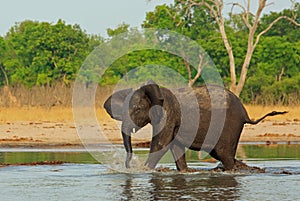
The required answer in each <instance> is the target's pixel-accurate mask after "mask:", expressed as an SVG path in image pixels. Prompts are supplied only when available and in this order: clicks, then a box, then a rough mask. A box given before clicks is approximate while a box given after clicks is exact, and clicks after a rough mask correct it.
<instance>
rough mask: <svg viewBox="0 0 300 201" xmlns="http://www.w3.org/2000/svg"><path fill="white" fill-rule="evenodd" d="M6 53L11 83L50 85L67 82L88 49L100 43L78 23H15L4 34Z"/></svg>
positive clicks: (74, 73) (79, 65)
mask: <svg viewBox="0 0 300 201" xmlns="http://www.w3.org/2000/svg"><path fill="white" fill-rule="evenodd" d="M5 39H6V41H7V44H8V47H9V48H10V50H11V51H10V53H9V54H8V56H7V58H8V59H6V62H5V63H4V65H5V68H6V70H7V72H8V74H9V78H10V81H11V82H12V83H13V84H24V85H26V86H33V85H45V84H48V85H51V84H52V83H54V82H56V81H63V82H64V83H65V84H68V83H69V82H70V81H71V80H74V79H75V76H76V73H77V71H78V69H79V68H80V67H81V64H82V62H83V61H84V59H85V58H86V56H87V55H88V54H89V53H90V51H91V50H92V49H93V48H94V47H95V46H97V45H98V44H100V42H101V41H98V38H97V37H96V36H94V37H90V36H88V35H87V34H86V33H85V32H84V31H82V30H81V28H80V26H79V25H76V24H75V25H67V24H66V23H65V22H64V21H62V20H58V22H57V23H56V24H50V23H48V22H37V21H24V22H21V23H17V24H16V25H15V26H14V27H12V28H11V29H10V31H9V32H8V33H7V35H6V37H5Z"/></svg>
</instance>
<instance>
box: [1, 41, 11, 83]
mask: <svg viewBox="0 0 300 201" xmlns="http://www.w3.org/2000/svg"><path fill="white" fill-rule="evenodd" d="M6 54H7V44H6V42H5V40H4V38H3V37H1V36H0V77H1V81H0V85H3V84H5V85H6V86H8V85H9V81H8V77H7V73H6V70H5V66H4V61H5V59H6Z"/></svg>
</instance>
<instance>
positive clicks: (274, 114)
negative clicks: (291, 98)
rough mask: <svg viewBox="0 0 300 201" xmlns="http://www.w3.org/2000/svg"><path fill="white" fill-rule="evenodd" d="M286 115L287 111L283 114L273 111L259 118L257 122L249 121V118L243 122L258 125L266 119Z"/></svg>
mask: <svg viewBox="0 0 300 201" xmlns="http://www.w3.org/2000/svg"><path fill="white" fill-rule="evenodd" d="M286 113H288V112H287V111H284V112H277V111H273V112H270V113H268V114H266V115H265V116H263V117H261V118H259V119H257V120H251V119H249V117H247V118H246V120H245V123H248V124H258V123H259V122H261V121H262V120H263V119H265V118H266V117H270V116H276V115H280V114H286Z"/></svg>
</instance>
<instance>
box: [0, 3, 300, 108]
mask: <svg viewBox="0 0 300 201" xmlns="http://www.w3.org/2000/svg"><path fill="white" fill-rule="evenodd" d="M295 8H296V9H295V10H291V9H285V10H283V11H281V12H271V13H269V14H266V15H264V16H263V17H262V18H261V22H260V27H259V29H260V31H262V30H264V29H265V28H266V27H268V26H269V24H270V22H272V21H273V20H274V19H276V18H277V17H278V16H281V15H286V16H291V17H293V16H298V18H297V19H296V20H297V21H298V22H299V21H300V20H299V19H300V6H299V4H296V7H295ZM242 20H243V19H242V15H241V14H234V13H229V17H228V19H227V20H226V29H227V32H228V33H229V35H228V36H229V39H230V41H231V43H232V46H233V51H234V54H235V57H236V66H242V62H243V60H244V58H243V57H244V55H245V52H246V51H247V48H246V47H247V42H248V41H247V37H246V33H247V28H246V27H245V25H244V23H242ZM141 26H142V27H143V28H159V29H168V30H173V31H176V32H179V33H181V34H184V35H186V36H188V37H189V38H191V39H193V40H195V41H197V43H198V44H200V45H201V46H202V47H203V48H204V49H205V50H206V51H207V53H208V54H209V56H210V57H211V59H212V60H213V61H214V63H215V65H216V67H217V68H218V70H219V73H220V75H221V76H222V78H223V80H224V83H225V85H227V84H228V83H229V79H230V72H229V59H228V55H227V52H226V49H225V47H224V44H223V42H222V39H221V35H220V33H219V31H218V28H217V25H216V23H215V22H214V20H213V19H212V18H211V17H210V15H209V13H207V12H206V11H205V10H201V9H194V12H193V13H192V15H191V16H189V17H187V16H185V13H181V14H180V15H179V14H178V13H175V10H174V9H173V6H172V5H162V6H157V7H156V9H155V10H154V11H153V12H148V13H147V14H146V18H145V20H144V22H143V24H142V25H141ZM134 31H136V29H134V28H130V27H129V26H128V25H127V24H121V25H120V26H119V27H118V28H116V29H107V33H108V36H109V38H108V39H104V38H103V37H101V36H95V35H89V34H87V33H86V32H85V31H83V30H82V29H81V28H80V26H79V25H68V24H66V23H65V22H64V21H63V20H59V21H58V22H57V23H55V24H51V23H47V22H37V21H24V22H20V23H17V24H16V25H15V26H13V27H12V28H11V29H10V30H9V32H8V33H7V34H6V35H5V36H2V37H1V36H0V85H1V86H6V87H11V88H18V87H20V86H22V87H26V88H29V89H30V88H33V87H37V86H41V87H45V86H47V87H51V86H57V83H60V84H61V83H63V84H64V85H65V86H66V87H68V86H70V85H71V84H72V83H73V82H74V80H75V78H76V76H77V73H78V70H79V69H80V67H81V65H82V64H83V62H84V60H85V59H86V57H87V56H88V55H89V53H90V52H91V51H92V50H94V48H96V47H97V46H99V45H100V44H102V43H103V42H106V41H108V40H110V38H112V37H113V36H116V35H118V34H120V33H123V32H134ZM299 33H300V28H299V27H296V26H293V25H292V24H291V23H290V22H288V21H285V20H281V21H279V22H278V23H277V24H275V25H274V26H273V27H272V29H271V30H270V31H269V32H267V33H266V34H265V35H264V36H263V37H262V39H261V41H260V43H259V45H258V47H257V49H256V51H255V52H254V56H253V58H252V60H251V65H250V68H249V73H248V78H247V81H246V85H245V87H244V90H243V92H242V94H241V98H242V99H243V101H244V102H247V103H257V104H300V34H299ZM148 64H151V65H163V66H168V67H171V68H173V69H174V70H175V71H177V72H178V73H180V74H181V75H183V76H184V77H185V78H186V79H187V80H188V74H187V70H186V66H185V65H186V64H185V62H184V60H183V59H181V58H178V57H176V56H174V55H170V54H168V53H166V52H162V51H156V50H143V51H138V52H132V53H129V54H128V55H125V56H123V57H121V58H119V59H118V60H117V61H116V62H114V63H113V64H112V65H111V66H110V68H108V69H107V70H106V73H105V75H104V76H103V77H102V79H101V80H99V83H100V84H101V85H113V84H115V83H117V82H118V80H119V79H120V78H121V77H123V76H124V75H126V74H127V73H128V72H129V71H130V70H132V69H134V68H136V67H140V66H145V65H148ZM148 67H149V66H148ZM150 67H151V66H150ZM148 70H149V68H148ZM148 70H147V69H146V70H144V71H141V72H139V73H142V74H147V71H148ZM239 71H240V69H237V72H239ZM192 74H193V75H194V74H196V71H193V72H192ZM238 76H239V75H238ZM137 77H138V76H137ZM162 79H165V77H164V76H163V77H162ZM199 83H201V79H199V81H198V82H196V83H195V84H199ZM12 91H13V90H12Z"/></svg>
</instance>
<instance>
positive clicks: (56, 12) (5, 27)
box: [0, 0, 300, 36]
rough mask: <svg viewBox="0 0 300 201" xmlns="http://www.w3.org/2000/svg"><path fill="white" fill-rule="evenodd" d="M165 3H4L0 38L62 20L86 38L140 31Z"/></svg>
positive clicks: (280, 4)
mask: <svg viewBox="0 0 300 201" xmlns="http://www.w3.org/2000/svg"><path fill="white" fill-rule="evenodd" d="M233 1H234V0H231V1H226V0H225V1H224V2H225V3H226V2H228V3H229V2H233ZM237 1H240V2H241V3H243V2H245V0H237ZM257 1H258V0H255V1H253V2H257ZM299 1H300V0H297V2H299ZM234 2H235V1H234ZM270 2H274V4H273V5H271V6H269V7H268V8H267V9H266V12H269V11H271V10H272V11H280V10H282V9H283V8H290V5H291V4H290V1H288V0H274V1H270ZM164 3H166V4H171V3H173V0H151V1H149V0H84V1H83V0H5V1H2V2H1V12H0V35H2V36H4V35H5V34H6V33H7V32H8V31H9V29H10V27H12V26H13V25H14V24H15V23H16V22H22V21H24V20H37V21H47V22H50V23H56V22H57V21H58V19H62V20H64V21H66V23H67V24H79V25H80V27H81V28H82V29H83V30H85V31H86V32H87V33H89V34H100V35H101V36H106V29H107V28H116V27H117V26H118V25H119V24H122V23H123V22H125V23H127V24H130V26H131V27H140V25H141V24H142V22H143V20H144V19H145V16H146V12H149V11H153V10H154V8H155V6H156V5H161V4H164ZM227 7H228V8H227V9H229V10H230V8H229V6H227ZM253 9H255V5H253Z"/></svg>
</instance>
